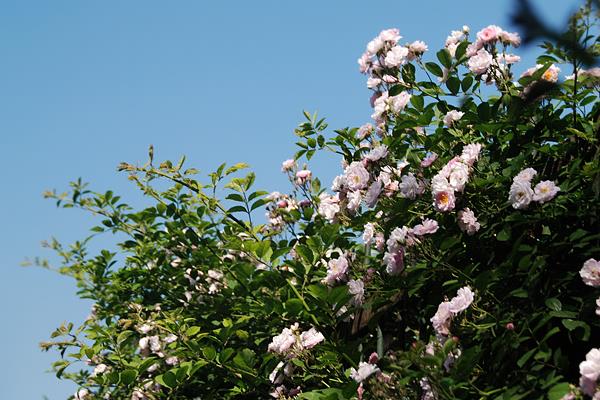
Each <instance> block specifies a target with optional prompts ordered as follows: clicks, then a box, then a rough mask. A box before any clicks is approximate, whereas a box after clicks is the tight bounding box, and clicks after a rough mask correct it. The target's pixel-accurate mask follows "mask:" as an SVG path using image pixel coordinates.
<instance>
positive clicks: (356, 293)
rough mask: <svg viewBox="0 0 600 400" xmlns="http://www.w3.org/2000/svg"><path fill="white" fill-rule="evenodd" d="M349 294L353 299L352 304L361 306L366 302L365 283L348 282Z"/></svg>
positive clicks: (357, 281) (359, 281) (358, 281)
mask: <svg viewBox="0 0 600 400" xmlns="http://www.w3.org/2000/svg"><path fill="white" fill-rule="evenodd" d="M348 293H350V294H351V295H352V296H353V297H352V304H354V305H357V306H360V305H361V304H363V302H364V301H365V283H364V282H363V281H362V280H360V279H359V280H354V279H352V280H350V281H348Z"/></svg>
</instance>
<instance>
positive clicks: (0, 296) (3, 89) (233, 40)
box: [0, 0, 579, 400]
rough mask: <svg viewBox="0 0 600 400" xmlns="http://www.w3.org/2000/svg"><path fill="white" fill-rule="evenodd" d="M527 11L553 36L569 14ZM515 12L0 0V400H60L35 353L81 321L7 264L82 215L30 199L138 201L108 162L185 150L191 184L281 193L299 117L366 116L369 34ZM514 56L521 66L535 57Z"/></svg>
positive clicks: (49, 277) (76, 229)
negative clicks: (222, 176) (72, 192)
mask: <svg viewBox="0 0 600 400" xmlns="http://www.w3.org/2000/svg"><path fill="white" fill-rule="evenodd" d="M534 3H535V4H537V5H538V6H539V7H538V8H539V11H540V12H541V13H542V15H544V16H545V17H546V18H547V19H548V20H550V21H551V22H552V23H553V24H554V25H555V26H558V27H560V26H564V25H565V21H566V15H567V14H568V13H569V12H570V11H572V10H573V9H574V8H575V6H576V5H577V4H579V2H578V1H552V2H544V1H542V0H538V1H535V2H534ZM374 4H377V6H376V7H374ZM514 4H515V3H514V2H513V1H489V2H481V1H472V0H465V1H458V2H445V1H444V2H442V1H438V2H433V1H429V2H425V1H421V2H406V1H404V2H403V1H378V2H365V1H361V2H358V1H343V2H342V1H329V2H323V1H313V0H310V1H302V2H283V1H253V2H247V1H237V2H233V1H222V2H210V3H209V2H201V1H185V0H181V1H177V2H174V1H172V2H165V1H155V0H144V1H142V0H128V1H81V0H79V1H75V0H71V1H65V0H53V1H41V0H40V1H33V0H3V1H2V3H1V7H0V60H1V61H0V156H1V159H2V164H3V165H2V168H0V178H1V180H2V183H3V190H2V196H0V206H1V209H3V210H5V214H4V218H3V222H4V224H3V225H4V226H3V229H2V230H0V250H2V251H0V317H1V318H2V319H1V320H2V325H1V329H0V339H1V343H3V344H4V346H5V348H4V349H3V362H2V363H0V377H2V379H1V381H2V384H0V398H1V399H19V400H21V399H42V398H43V396H44V395H46V396H47V397H48V398H49V399H52V400H54V399H65V398H67V397H68V396H69V395H70V394H71V393H73V392H74V391H75V387H74V386H73V385H72V384H70V383H69V382H59V381H58V380H56V379H55V378H54V376H53V375H52V374H49V373H45V372H44V371H45V370H47V369H48V368H49V365H50V362H51V361H52V360H54V359H55V358H56V357H57V356H58V355H57V354H55V353H51V354H46V353H41V352H40V350H39V348H38V343H39V342H40V341H42V340H46V339H47V338H48V337H49V334H50V332H51V331H52V330H53V329H54V328H55V327H57V326H58V325H59V324H60V323H61V322H62V321H65V320H67V321H75V322H80V321H81V320H83V319H84V318H85V317H86V315H87V314H88V312H89V307H90V304H89V303H86V302H84V301H81V300H78V299H77V298H76V295H75V292H76V288H75V285H74V283H73V282H72V281H70V280H69V279H67V278H65V277H61V276H59V275H56V274H54V273H52V272H49V271H46V270H41V269H37V268H21V267H19V264H20V263H21V262H22V261H23V260H24V259H25V258H26V257H29V258H31V257H35V256H45V257H49V258H50V259H51V260H55V259H54V258H53V257H52V254H51V253H49V252H48V251H46V250H45V249H42V248H41V246H40V242H41V241H42V240H45V239H48V238H50V237H52V236H54V237H57V238H58V239H59V240H60V241H62V242H64V243H71V242H73V241H75V240H77V239H80V238H83V237H84V236H85V235H86V234H87V232H88V229H89V228H90V227H91V226H92V224H93V223H94V221H95V220H94V218H93V217H91V216H89V215H86V214H83V213H81V212H78V211H76V210H58V209H56V208H55V207H54V204H53V203H52V202H50V201H45V200H43V199H42V196H41V193H42V192H43V191H44V190H46V189H51V188H57V190H59V191H61V190H64V189H66V188H67V185H68V182H69V181H70V180H73V179H76V178H78V177H82V178H83V179H84V180H86V181H89V182H91V183H92V185H91V186H92V188H93V189H96V190H98V191H104V190H107V189H112V190H114V191H116V192H118V193H120V194H122V195H123V197H124V198H125V199H126V200H128V201H130V202H131V203H133V204H136V203H138V204H139V203H140V199H141V196H140V194H139V193H137V191H136V189H135V188H134V187H133V186H132V185H131V184H130V183H129V182H128V181H127V179H126V176H125V175H123V174H118V173H117V172H116V169H115V168H116V166H117V164H118V163H119V162H121V161H130V162H137V161H144V159H145V157H146V151H147V147H148V145H149V144H153V145H154V147H155V153H156V158H157V159H160V160H162V159H176V158H178V157H179V156H180V155H182V154H185V155H186V156H187V157H188V163H189V165H190V166H191V165H193V166H195V167H197V168H199V169H200V170H201V171H202V172H203V173H204V174H206V173H208V172H210V171H211V170H213V169H215V168H216V167H217V166H218V165H219V164H220V163H221V162H228V163H234V162H238V161H245V162H248V163H249V164H251V165H252V168H253V170H254V171H256V173H257V186H258V187H260V188H264V189H267V190H282V191H283V190H285V189H287V187H288V186H287V183H286V180H285V178H284V176H283V175H282V174H281V173H280V172H279V169H280V165H281V161H282V160H284V159H286V158H289V157H290V156H291V155H292V154H293V152H294V150H295V149H294V144H293V143H294V135H293V133H292V132H293V129H294V127H295V126H296V125H297V123H298V122H300V121H301V117H302V110H309V111H315V110H318V111H319V113H320V115H322V116H325V117H327V118H328V121H329V123H330V127H331V128H340V127H345V126H358V125H361V124H363V123H365V122H368V120H369V115H370V114H371V112H370V108H369V104H368V98H369V92H368V90H367V89H366V86H365V78H364V77H363V76H362V75H360V74H359V73H358V68H357V64H356V59H357V58H358V57H359V56H360V54H361V53H362V51H363V50H364V47H365V45H366V43H367V42H368V41H369V40H370V39H371V38H372V37H374V36H375V35H376V34H377V33H378V32H379V31H380V30H382V29H385V28H390V27H397V28H399V29H400V32H401V34H402V35H403V36H404V39H403V40H406V41H413V40H417V39H420V40H424V41H425V42H426V43H427V44H428V45H429V48H430V50H435V49H438V48H440V47H441V46H442V45H443V42H444V40H445V38H446V36H447V35H448V33H449V31H450V30H452V29H460V27H462V25H463V24H467V25H469V26H471V29H472V31H473V32H476V31H478V30H479V29H481V28H482V27H484V26H485V25H488V24H491V23H495V24H499V25H501V26H503V27H504V28H506V29H510V28H512V27H511V26H510V23H509V21H510V20H509V15H510V12H511V9H512V8H513V7H514ZM548 4H551V7H549V6H548ZM542 6H544V7H542ZM518 54H520V55H522V56H524V58H523V62H522V65H520V66H517V72H521V71H523V70H525V69H526V68H528V67H529V66H531V65H532V64H533V62H534V58H533V55H534V54H537V50H536V49H534V48H526V49H523V50H521V51H518ZM427 56H428V57H435V56H434V52H433V51H430V53H429V54H428V55H427ZM427 56H426V57H427ZM311 169H313V171H315V172H316V174H317V175H319V176H322V177H323V181H324V183H326V184H328V183H329V182H330V180H331V178H332V177H333V176H334V175H336V174H337V173H338V172H339V163H338V160H337V159H335V157H334V156H333V155H331V156H329V157H328V158H323V157H322V158H319V159H318V160H316V161H315V162H314V163H311ZM104 243H105V244H110V239H106V240H105V241H104V242H102V241H101V244H104Z"/></svg>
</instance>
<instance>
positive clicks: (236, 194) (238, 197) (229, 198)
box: [225, 193, 244, 203]
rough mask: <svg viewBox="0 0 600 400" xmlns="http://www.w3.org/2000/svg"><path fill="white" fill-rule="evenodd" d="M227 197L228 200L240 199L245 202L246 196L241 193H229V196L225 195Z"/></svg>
mask: <svg viewBox="0 0 600 400" xmlns="http://www.w3.org/2000/svg"><path fill="white" fill-rule="evenodd" d="M225 198H226V199H228V200H233V201H239V202H241V203H244V198H243V197H242V195H241V194H238V193H231V194H228V195H227V197H225Z"/></svg>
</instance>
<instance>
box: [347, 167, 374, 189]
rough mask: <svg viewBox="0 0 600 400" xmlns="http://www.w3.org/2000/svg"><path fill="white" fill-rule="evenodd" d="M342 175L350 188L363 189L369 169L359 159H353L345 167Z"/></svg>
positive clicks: (366, 182) (367, 181)
mask: <svg viewBox="0 0 600 400" xmlns="http://www.w3.org/2000/svg"><path fill="white" fill-rule="evenodd" d="M344 175H345V177H346V183H347V185H348V188H349V189H350V190H360V189H364V188H365V187H367V184H368V183H369V171H367V170H366V169H365V167H364V166H363V165H362V163H361V162H359V161H353V162H352V163H351V164H350V165H349V166H348V167H346V169H345V170H344Z"/></svg>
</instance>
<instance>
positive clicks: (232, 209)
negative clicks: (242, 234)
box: [227, 206, 246, 214]
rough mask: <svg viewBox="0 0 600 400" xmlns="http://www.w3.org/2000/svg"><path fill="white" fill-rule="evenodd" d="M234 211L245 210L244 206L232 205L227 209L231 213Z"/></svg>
mask: <svg viewBox="0 0 600 400" xmlns="http://www.w3.org/2000/svg"><path fill="white" fill-rule="evenodd" d="M234 212H246V207H244V206H233V207H231V208H230V209H229V210H227V213H228V214H231V213H234Z"/></svg>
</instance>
